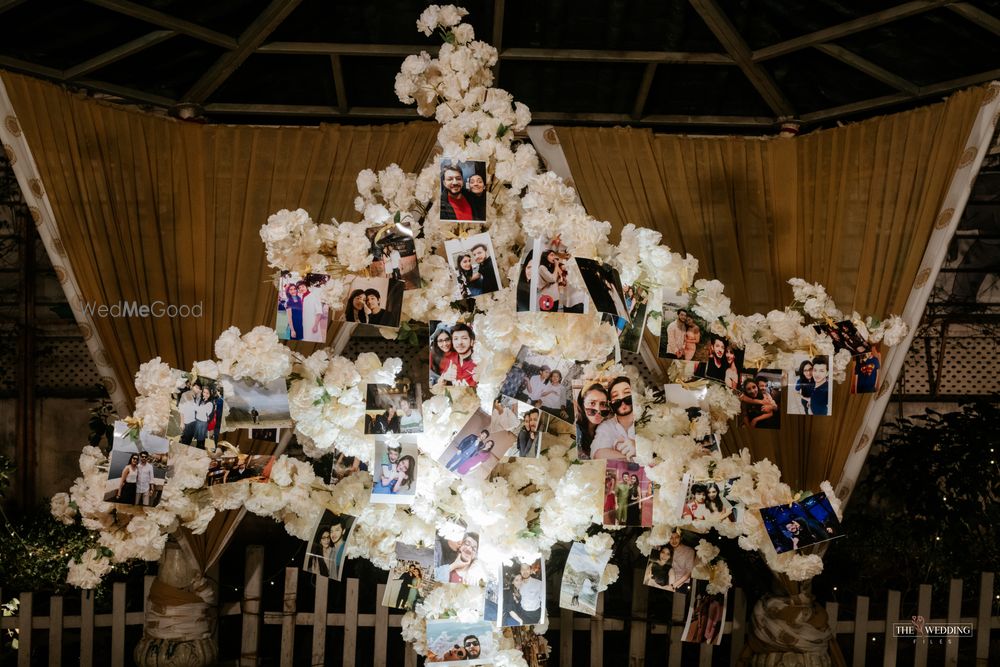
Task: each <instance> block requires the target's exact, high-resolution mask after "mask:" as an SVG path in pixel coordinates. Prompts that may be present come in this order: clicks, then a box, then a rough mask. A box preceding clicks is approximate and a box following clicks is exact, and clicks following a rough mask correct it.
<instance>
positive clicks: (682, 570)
mask: <svg viewBox="0 0 1000 667" xmlns="http://www.w3.org/2000/svg"><path fill="white" fill-rule="evenodd" d="M692 535H693V539H694V541H695V542H697V540H698V539H700V538H699V536H697V535H695V534H692ZM695 555H696V554H695V550H694V547H692V546H690V545H689V544H685V543H684V536H683V535H682V534H681V532H680V531H677V530H675V531H674V532H672V533H671V534H670V541H669V542H668V543H667V544H664V545H662V546H659V547H654V548H653V550H652V551H650V552H649V563H648V564H647V565H646V574H645V577H644V578H643V583H644V584H646V585H647V586H652V587H653V588H659V589H661V590H665V591H671V592H674V591H678V590H680V589H681V588H682V587H683V586H685V585H686V584H687V583H688V582H689V581H690V580H691V573H692V571H694V563H695Z"/></svg>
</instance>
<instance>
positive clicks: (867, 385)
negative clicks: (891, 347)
mask: <svg viewBox="0 0 1000 667" xmlns="http://www.w3.org/2000/svg"><path fill="white" fill-rule="evenodd" d="M881 372H882V352H881V350H879V346H878V345H873V346H872V348H871V349H870V350H868V351H867V352H865V353H864V354H861V355H859V356H857V357H854V367H853V369H852V370H851V393H852V394H874V393H875V392H877V391H878V386H879V376H880V375H881Z"/></svg>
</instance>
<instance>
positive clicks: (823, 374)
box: [785, 354, 833, 417]
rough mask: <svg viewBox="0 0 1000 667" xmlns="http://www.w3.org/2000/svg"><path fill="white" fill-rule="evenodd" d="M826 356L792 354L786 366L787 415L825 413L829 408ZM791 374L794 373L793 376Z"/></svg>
mask: <svg viewBox="0 0 1000 667" xmlns="http://www.w3.org/2000/svg"><path fill="white" fill-rule="evenodd" d="M829 360H830V357H829V356H827V355H825V354H821V355H818V356H810V355H808V354H796V355H795V356H794V357H792V361H791V364H792V368H791V369H790V370H789V378H793V379H794V381H795V386H794V387H793V386H792V379H789V381H788V403H787V404H786V408H785V409H786V412H788V414H790V415H812V416H817V417H827V416H829V415H830V414H831V412H832V410H833V391H831V387H830V361H829ZM793 376H794V377H793Z"/></svg>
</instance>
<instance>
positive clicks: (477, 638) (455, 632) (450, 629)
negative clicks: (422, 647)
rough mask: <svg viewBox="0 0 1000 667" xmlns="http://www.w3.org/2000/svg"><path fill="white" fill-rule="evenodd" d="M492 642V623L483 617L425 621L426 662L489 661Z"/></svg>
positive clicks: (491, 653) (476, 662)
mask: <svg viewBox="0 0 1000 667" xmlns="http://www.w3.org/2000/svg"><path fill="white" fill-rule="evenodd" d="M495 653H496V646H495V645H494V643H493V624H492V623H488V622H486V621H477V622H475V623H463V622H461V621H457V620H455V619H440V620H428V621H427V654H426V655H425V656H424V657H425V658H426V662H427V664H434V665H480V664H492V663H493V660H494V654H495Z"/></svg>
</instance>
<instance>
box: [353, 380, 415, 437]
mask: <svg viewBox="0 0 1000 667" xmlns="http://www.w3.org/2000/svg"><path fill="white" fill-rule="evenodd" d="M423 400H424V399H423V391H422V388H421V386H420V385H419V384H418V383H416V382H411V381H410V379H409V378H407V377H399V378H398V379H397V380H396V384H369V385H368V387H367V389H366V391H365V433H367V434H369V435H385V434H387V433H397V434H410V433H423V432H424V418H423V414H422V412H423Z"/></svg>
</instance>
